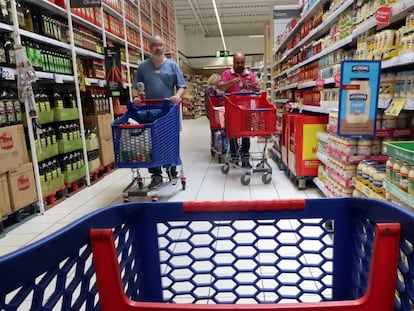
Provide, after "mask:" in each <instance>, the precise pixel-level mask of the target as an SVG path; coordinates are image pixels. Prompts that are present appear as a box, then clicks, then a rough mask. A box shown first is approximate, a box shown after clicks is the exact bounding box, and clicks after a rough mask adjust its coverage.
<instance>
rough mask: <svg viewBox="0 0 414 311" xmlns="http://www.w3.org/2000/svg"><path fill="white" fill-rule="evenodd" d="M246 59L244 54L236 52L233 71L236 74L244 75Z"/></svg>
mask: <svg viewBox="0 0 414 311" xmlns="http://www.w3.org/2000/svg"><path fill="white" fill-rule="evenodd" d="M245 64H246V58H245V56H244V53H241V52H236V53H234V55H233V69H234V71H235V72H236V73H238V74H240V75H241V74H242V73H243V71H244V68H245Z"/></svg>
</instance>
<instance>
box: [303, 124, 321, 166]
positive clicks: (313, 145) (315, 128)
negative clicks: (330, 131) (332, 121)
mask: <svg viewBox="0 0 414 311" xmlns="http://www.w3.org/2000/svg"><path fill="white" fill-rule="evenodd" d="M325 131H326V125H325V124H304V125H303V141H302V145H303V146H302V148H303V149H302V160H314V159H317V157H316V152H317V151H318V143H319V140H318V138H317V137H316V133H318V132H325Z"/></svg>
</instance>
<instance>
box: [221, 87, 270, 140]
mask: <svg viewBox="0 0 414 311" xmlns="http://www.w3.org/2000/svg"><path fill="white" fill-rule="evenodd" d="M224 99H225V114H226V117H225V127H226V135H227V137H228V138H239V137H248V136H268V135H271V134H273V133H274V132H275V131H276V107H275V106H274V105H272V104H271V103H270V102H269V101H268V100H267V93H266V92H262V93H231V94H230V96H225V97H224Z"/></svg>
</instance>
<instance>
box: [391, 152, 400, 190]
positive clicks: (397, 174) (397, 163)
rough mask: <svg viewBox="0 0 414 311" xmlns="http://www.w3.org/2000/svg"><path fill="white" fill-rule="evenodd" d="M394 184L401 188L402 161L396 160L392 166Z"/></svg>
mask: <svg viewBox="0 0 414 311" xmlns="http://www.w3.org/2000/svg"><path fill="white" fill-rule="evenodd" d="M392 177H393V178H392V182H393V184H394V185H396V186H398V187H399V186H400V180H401V161H400V160H398V159H397V160H395V162H394V165H393V166H392Z"/></svg>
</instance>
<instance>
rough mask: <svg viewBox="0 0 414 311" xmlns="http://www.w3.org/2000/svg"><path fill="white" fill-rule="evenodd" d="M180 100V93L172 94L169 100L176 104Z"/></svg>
mask: <svg viewBox="0 0 414 311" xmlns="http://www.w3.org/2000/svg"><path fill="white" fill-rule="evenodd" d="M180 101H181V96H180V95H173V96H171V97H170V102H172V103H173V104H178V103H179V102H180Z"/></svg>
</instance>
